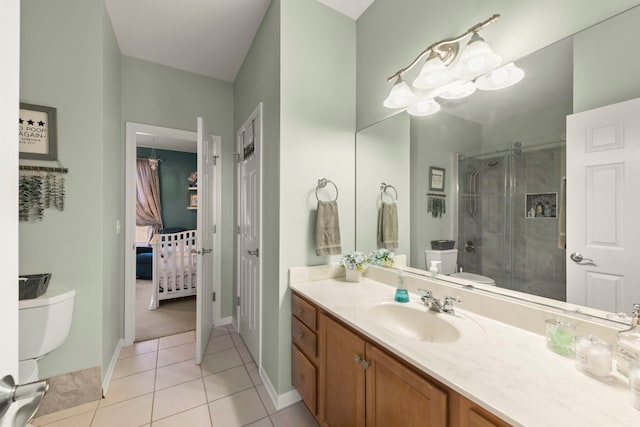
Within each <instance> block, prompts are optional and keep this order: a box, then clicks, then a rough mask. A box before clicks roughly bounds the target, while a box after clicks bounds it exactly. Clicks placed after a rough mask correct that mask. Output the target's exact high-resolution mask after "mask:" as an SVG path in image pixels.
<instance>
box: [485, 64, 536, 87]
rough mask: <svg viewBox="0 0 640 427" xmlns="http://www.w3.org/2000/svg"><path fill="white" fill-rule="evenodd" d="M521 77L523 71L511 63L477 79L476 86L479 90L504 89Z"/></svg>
mask: <svg viewBox="0 0 640 427" xmlns="http://www.w3.org/2000/svg"><path fill="white" fill-rule="evenodd" d="M523 77H524V71H522V69H520V68H518V67H516V65H515V64H514V63H513V62H511V63H509V64H507V65H505V66H503V67H500V68H498V69H497V70H494V71H492V72H490V73H489V74H485V75H484V76H480V77H478V79H477V80H476V86H478V89H480V90H498V89H504V88H507V87H509V86H513V85H514V84H516V83H518V82H519V81H520V80H522V78H523Z"/></svg>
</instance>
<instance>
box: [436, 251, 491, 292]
mask: <svg viewBox="0 0 640 427" xmlns="http://www.w3.org/2000/svg"><path fill="white" fill-rule="evenodd" d="M424 255H425V259H426V261H427V268H429V266H430V265H431V261H439V262H440V267H439V268H438V270H439V271H438V273H440V274H446V275H447V276H451V277H456V278H458V279H464V280H469V281H471V282H476V283H481V284H483V285H490V286H495V284H496V282H495V280H493V279H492V278H491V277H487V276H483V275H481V274H475V273H467V272H456V263H457V262H458V250H457V249H447V250H441V251H436V250H426V251H424Z"/></svg>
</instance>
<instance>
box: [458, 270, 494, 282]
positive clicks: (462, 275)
mask: <svg viewBox="0 0 640 427" xmlns="http://www.w3.org/2000/svg"><path fill="white" fill-rule="evenodd" d="M451 277H457V278H458V279H464V280H469V281H471V282H476V283H480V284H482V285H495V284H496V281H495V280H493V279H492V278H491V277H487V276H483V275H481V274H474V273H467V272H466V271H461V272H459V273H453V274H451Z"/></svg>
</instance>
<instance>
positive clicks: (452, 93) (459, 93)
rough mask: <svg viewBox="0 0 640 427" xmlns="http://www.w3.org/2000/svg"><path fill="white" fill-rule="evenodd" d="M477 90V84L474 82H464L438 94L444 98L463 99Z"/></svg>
mask: <svg viewBox="0 0 640 427" xmlns="http://www.w3.org/2000/svg"><path fill="white" fill-rule="evenodd" d="M475 91H476V85H475V84H474V83H473V82H462V83H460V84H457V85H455V86H453V87H451V88H450V89H449V90H447V91H446V92H443V93H441V94H440V95H438V96H439V97H440V98H443V99H462V98H466V97H467V96H469V95H471V94H473V93H474V92H475Z"/></svg>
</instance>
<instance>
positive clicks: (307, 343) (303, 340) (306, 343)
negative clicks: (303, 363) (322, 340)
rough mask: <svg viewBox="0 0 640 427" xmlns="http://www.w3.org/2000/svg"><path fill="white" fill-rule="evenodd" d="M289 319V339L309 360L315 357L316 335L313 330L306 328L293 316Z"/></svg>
mask: <svg viewBox="0 0 640 427" xmlns="http://www.w3.org/2000/svg"><path fill="white" fill-rule="evenodd" d="M291 319H292V320H293V321H292V322H291V341H293V343H294V344H295V345H297V346H298V348H300V350H302V352H303V353H304V354H305V356H307V357H308V358H309V359H311V360H315V359H316V357H317V353H316V343H317V337H316V334H315V332H313V331H312V330H311V329H309V328H307V327H306V326H304V324H302V322H301V321H299V320H298V319H297V318H296V317H295V316H292V317H291Z"/></svg>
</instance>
